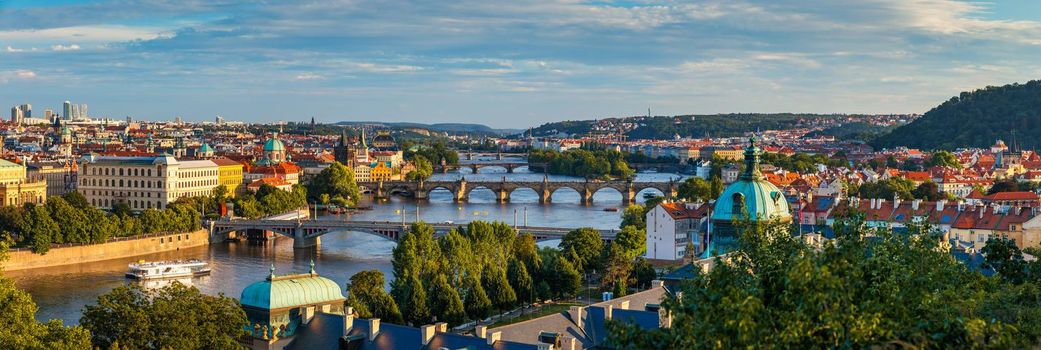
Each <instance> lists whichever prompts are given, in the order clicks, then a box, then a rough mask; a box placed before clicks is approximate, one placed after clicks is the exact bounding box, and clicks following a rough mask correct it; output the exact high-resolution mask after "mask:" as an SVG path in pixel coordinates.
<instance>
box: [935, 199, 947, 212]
mask: <svg viewBox="0 0 1041 350" xmlns="http://www.w3.org/2000/svg"><path fill="white" fill-rule="evenodd" d="M945 206H947V200H946V199H941V200H938V201H936V211H937V212H941V211H943V207H945Z"/></svg>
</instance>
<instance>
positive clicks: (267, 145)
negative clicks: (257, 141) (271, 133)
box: [264, 137, 286, 152]
mask: <svg viewBox="0 0 1041 350" xmlns="http://www.w3.org/2000/svg"><path fill="white" fill-rule="evenodd" d="M285 150H286V146H285V145H283V144H282V141H279V140H278V139H276V138H273V137H272V138H270V139H268V140H267V142H264V152H284V151H285Z"/></svg>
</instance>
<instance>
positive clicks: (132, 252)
mask: <svg viewBox="0 0 1041 350" xmlns="http://www.w3.org/2000/svg"><path fill="white" fill-rule="evenodd" d="M208 244H210V232H209V230H206V229H200V230H198V231H193V232H187V233H170V234H150V235H145V236H141V237H133V238H121V239H113V240H111V241H109V242H106V243H100V244H82V245H73V246H64V247H55V248H51V249H50V250H49V251H47V253H46V254H43V255H41V254H36V253H33V252H32V251H30V250H27V249H16V250H11V251H9V252H8V259H7V261H5V262H4V263H3V268H4V271H18V270H25V269H35V268H44V267H54V266H63V265H72V264H81V263H90V262H97V261H105V260H112V259H122V258H129V257H135V256H141V255H148V254H154V253H161V252H168V251H175V250H180V249H182V248H192V247H198V246H204V245H208Z"/></svg>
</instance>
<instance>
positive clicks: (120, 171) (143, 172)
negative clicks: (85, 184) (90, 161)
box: [90, 166, 161, 176]
mask: <svg viewBox="0 0 1041 350" xmlns="http://www.w3.org/2000/svg"><path fill="white" fill-rule="evenodd" d="M124 170H125V171H124ZM90 174H91V175H106V176H152V169H141V168H129V169H127V168H115V167H97V166H93V167H90ZM155 174H157V175H158V174H161V173H160V172H159V170H158V169H157V170H156V171H155Z"/></svg>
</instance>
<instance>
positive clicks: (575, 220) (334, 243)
mask: <svg viewBox="0 0 1041 350" xmlns="http://www.w3.org/2000/svg"><path fill="white" fill-rule="evenodd" d="M460 176H466V178H467V179H468V180H470V179H473V180H477V179H484V180H499V179H502V177H503V176H507V177H508V178H510V179H518V180H520V179H536V180H539V181H541V179H542V177H543V175H542V174H533V173H528V172H526V168H520V169H516V170H515V173H514V174H506V173H505V169H502V168H482V169H481V170H480V173H479V174H469V171H468V169H463V170H462V173H448V174H437V175H435V176H434V179H439V180H443V179H457V178H459V177H460ZM677 177H679V175H676V174H660V173H650V174H644V173H641V174H638V175H637V181H668V180H669V179H670V178H677ZM550 180H551V181H554V180H575V179H574V178H569V177H562V176H550ZM648 191H650V192H652V193H657V190H647V191H645V192H648ZM637 197H638V199H637V200H638V201H643V200H644V197H643V195H642V194H641V195H638V196H637ZM552 200H553V203H551V204H539V203H538V195H537V194H536V193H535V191H529V190H518V191H516V192H514V194H513V196H512V198H511V199H510V202H508V203H497V202H496V201H495V195H494V194H493V193H492V192H491V191H489V190H487V189H476V190H474V191H473V192H472V193H471V195H470V200H469V201H468V202H465V203H456V202H454V201H453V200H452V196H451V193H449V192H448V191H445V190H441V191H432V192H431V193H430V199H429V200H425V201H418V202H417V201H415V200H411V199H408V198H401V197H392V198H390V199H388V200H386V201H381V202H372V201H371V200H368V199H366V201H365V203H363V205H371V206H372V208H373V209H372V210H366V211H361V212H358V213H356V214H352V216H353V217H352V219H354V220H380V221H399V220H402V216H404V219H405V220H406V221H408V222H412V221H414V220H415V219H416V210H417V208H418V210H419V218H420V219H421V220H424V221H428V222H444V221H452V222H454V223H460V224H461V223H466V222H469V221H473V220H485V221H503V222H506V223H509V224H513V222H514V217H515V215H516V218H517V223H518V224H520V225H523V224H525V221H524V220H525V212H526V213H527V216H526V217H527V224H528V225H531V226H553V227H575V228H577V227H587V226H588V227H596V228H617V227H618V224H619V223H620V222H621V217H620V214H621V210H619V211H613V212H612V211H605V210H604V209H605V208H612V207H613V208H621V207H622V197H621V194H619V193H618V192H615V191H613V190H602V191H600V192H598V193H596V194H595V195H594V197H593V204H591V205H582V204H579V195H578V193H577V192H575V191H574V190H570V189H564V190H560V191H557V192H556V193H554V194H553V198H552ZM402 213H404V215H403V214H402ZM515 213H516V214H515ZM329 219H332V218H331V217H330V218H329ZM554 243H555V242H544V243H542V244H543V245H553V244H554ZM394 245H395V243H394V242H391V241H388V240H386V239H384V238H382V237H379V236H375V235H370V234H366V233H360V232H333V233H330V234H326V235H324V236H322V242H321V246H320V247H317V248H312V249H303V250H295V251H294V249H293V242H292V240H291V239H286V238H280V239H276V240H273V241H269V242H266V243H262V244H258V243H247V242H230V243H219V244H212V245H210V246H206V247H197V248H191V249H184V250H180V251H175V252H166V253H160V254H155V255H151V256H143V257H137V258H130V259H117V260H110V261H104V262H96V263H88V264H81V265H74V266H61V267H54V268H46V269H35V270H28V271H12V272H5V274H6V275H8V276H10V277H12V278H13V279H14V280H15V283H16V284H17V286H18V287H19V288H21V289H23V290H26V291H28V292H29V293H30V294H32V296H33V300H35V301H36V304H37V306H38V307H39V312H38V313H37V315H36V317H37V318H38V319H40V320H48V319H61V320H63V321H64V322H65V323H66V324H77V323H79V318H80V316H81V313H82V309H83V307H84V306H85V305H88V304H94V303H96V300H97V297H98V296H99V295H102V294H104V293H107V292H108V291H110V290H112V288H115V287H117V286H119V285H121V284H123V283H134V282H128V281H127V280H126V279H125V278H124V277H123V273H124V272H126V268H127V264H128V263H130V262H133V261H136V260H138V259H144V260H164V259H187V258H199V259H204V260H207V261H209V262H210V265H211V267H212V269H213V271H212V273H211V274H210V275H209V276H203V277H197V278H194V279H187V280H184V282H187V283H191V284H192V285H194V286H196V287H198V288H199V289H200V290H201V291H202V292H204V293H207V294H212V295H216V294H219V293H223V294H225V295H227V296H231V297H235V298H238V296H239V293H240V292H241V291H242V289H243V288H245V287H246V286H248V285H249V284H251V283H253V282H256V281H260V280H263V279H264V278H265V277H266V276H267V275H268V273H269V272H268V270H269V268H270V266H271V265H272V264H274V266H275V270H276V273H278V274H286V273H291V272H306V271H307V270H308V265H309V264H310V261H311V260H312V259H314V261H315V265H316V270H317V271H318V273H319V274H321V275H322V276H325V277H328V278H331V279H333V280H335V281H336V282H337V283H339V284H340V285H341V286H343V285H345V284H346V282H347V281H348V280H349V279H350V276H351V275H353V274H354V273H357V272H359V271H363V270H369V269H378V270H381V271H383V273H384V274H385V275H386V277H387V279H388V281H387V283H389V279H390V278H391V277H392V276H391V250H392V249H394ZM155 286H156V285H153V284H151V283H150V284H149V285H146V287H155Z"/></svg>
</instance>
